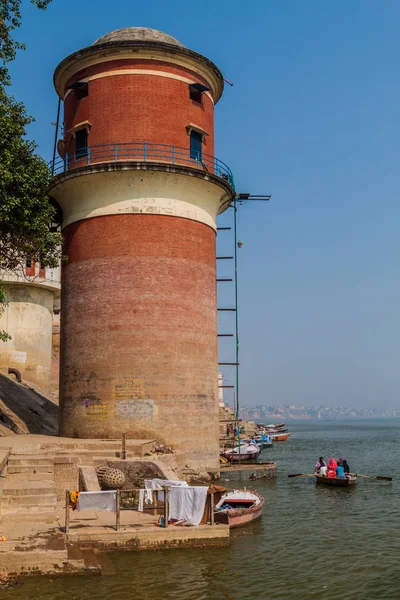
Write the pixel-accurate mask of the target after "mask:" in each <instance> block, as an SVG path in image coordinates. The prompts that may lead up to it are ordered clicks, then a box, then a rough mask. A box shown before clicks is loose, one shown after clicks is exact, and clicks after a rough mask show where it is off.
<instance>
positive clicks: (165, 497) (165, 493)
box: [164, 487, 169, 529]
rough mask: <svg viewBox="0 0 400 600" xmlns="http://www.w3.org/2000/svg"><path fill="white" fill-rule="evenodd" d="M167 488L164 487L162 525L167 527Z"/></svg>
mask: <svg viewBox="0 0 400 600" xmlns="http://www.w3.org/2000/svg"><path fill="white" fill-rule="evenodd" d="M168 494H169V488H167V487H164V527H165V529H166V528H167V527H168V515H169V499H168Z"/></svg>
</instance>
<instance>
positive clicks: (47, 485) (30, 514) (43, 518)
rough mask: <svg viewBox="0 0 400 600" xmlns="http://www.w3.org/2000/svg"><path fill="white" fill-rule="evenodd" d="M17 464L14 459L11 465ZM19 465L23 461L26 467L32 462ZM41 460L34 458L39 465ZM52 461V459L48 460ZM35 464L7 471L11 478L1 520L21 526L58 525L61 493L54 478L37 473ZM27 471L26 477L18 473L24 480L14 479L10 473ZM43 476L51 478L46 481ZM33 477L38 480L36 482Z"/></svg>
mask: <svg viewBox="0 0 400 600" xmlns="http://www.w3.org/2000/svg"><path fill="white" fill-rule="evenodd" d="M10 460H11V462H13V457H12V456H11V457H10V458H9V461H10ZM17 460H19V461H21V460H23V461H25V462H26V463H27V462H29V459H27V458H26V457H23V458H22V459H21V457H19V459H17ZM37 460H38V457H37V456H35V457H33V461H35V462H36V461H37ZM46 460H47V461H50V459H46ZM52 462H53V461H51V463H50V465H49V464H47V465H39V466H40V467H42V468H46V469H52V468H53V467H52ZM35 466H37V465H35V463H34V464H32V463H31V464H30V465H29V464H28V465H15V466H14V467H12V466H11V467H9V466H8V467H7V476H6V480H5V481H4V484H3V487H2V490H1V507H0V510H1V520H2V521H3V522H4V521H7V522H8V521H10V520H11V521H12V522H21V521H31V522H32V520H34V521H35V522H36V521H38V520H39V521H40V522H54V521H55V520H56V508H57V490H56V485H55V482H54V475H53V474H52V473H51V472H49V473H39V474H37V473H35ZM9 468H11V469H13V468H14V469H19V468H25V469H27V471H26V472H24V473H17V475H20V476H21V480H15V479H12V478H11V479H10V475H11V477H12V476H13V475H15V473H11V474H10V473H9V472H8V469H9ZM43 475H47V477H49V476H50V477H51V478H47V479H46V480H43V479H42V477H43ZM32 477H34V479H33V480H32Z"/></svg>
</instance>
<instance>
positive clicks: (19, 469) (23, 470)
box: [7, 463, 54, 477]
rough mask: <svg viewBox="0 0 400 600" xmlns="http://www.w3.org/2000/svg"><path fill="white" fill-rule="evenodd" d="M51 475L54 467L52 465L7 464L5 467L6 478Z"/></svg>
mask: <svg viewBox="0 0 400 600" xmlns="http://www.w3.org/2000/svg"><path fill="white" fill-rule="evenodd" d="M16 474H19V475H23V474H25V475H29V474H32V475H35V474H37V475H39V474H40V475H53V474H54V467H53V465H37V464H30V465H28V464H26V465H13V464H11V465H10V463H9V464H8V467H7V477H9V476H10V475H11V476H12V475H16Z"/></svg>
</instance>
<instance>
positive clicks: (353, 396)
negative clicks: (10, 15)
mask: <svg viewBox="0 0 400 600" xmlns="http://www.w3.org/2000/svg"><path fill="white" fill-rule="evenodd" d="M23 18H24V26H23V27H22V28H21V30H20V31H19V32H18V34H17V35H18V37H19V39H20V40H21V41H25V42H26V43H27V51H26V52H20V53H19V55H18V59H17V61H16V63H15V64H14V65H13V68H12V77H13V88H12V91H13V93H14V94H15V96H16V97H17V98H18V99H20V100H22V101H23V102H25V104H26V105H27V107H28V110H29V112H30V114H32V115H33V116H35V118H36V123H35V124H34V125H32V126H31V128H30V131H29V134H30V137H32V138H33V139H35V140H36V142H37V143H38V144H39V152H40V153H41V154H42V155H43V156H44V157H45V158H46V159H50V158H51V153H52V145H53V136H54V127H53V126H52V125H51V124H50V123H51V121H54V120H55V117H56V109H57V97H56V94H55V92H54V89H53V86H52V74H53V71H54V68H55V67H56V65H57V64H58V62H59V61H60V60H61V59H62V58H64V57H65V56H66V55H67V54H70V53H71V52H73V51H75V50H78V49H79V48H81V47H84V46H88V45H90V44H91V43H92V42H93V41H94V40H95V39H97V38H98V37H100V36H101V35H103V34H105V33H107V32H109V31H111V30H114V29H118V28H121V27H129V26H145V27H153V28H155V29H160V30H162V31H165V32H167V33H169V34H171V35H173V36H174V37H176V38H177V39H179V40H180V41H181V42H182V43H183V44H185V45H186V46H188V47H190V48H192V49H194V50H196V51H198V52H200V53H202V54H204V55H206V56H208V57H209V58H210V59H211V60H213V61H214V62H215V63H216V64H217V65H218V66H219V67H220V68H221V70H222V72H223V74H224V76H225V77H226V78H227V79H229V80H230V81H232V82H233V83H234V86H233V87H232V88H230V87H228V86H226V89H225V93H224V96H223V98H222V100H221V101H220V103H219V104H218V106H217V107H216V137H217V143H216V156H217V157H218V158H220V159H222V160H223V161H225V162H226V163H227V164H228V165H229V166H230V167H231V168H232V170H233V171H234V175H235V181H236V183H237V188H238V191H243V192H251V193H255V194H261V193H264V194H266V193H270V194H272V198H271V201H270V202H269V203H268V204H260V203H253V204H251V205H247V206H243V207H241V210H240V214H239V228H240V230H239V237H240V238H241V239H242V241H243V247H242V249H241V250H240V255H239V261H240V262H239V270H240V271H239V278H240V281H239V284H240V298H239V301H240V305H239V308H240V337H241V344H240V349H241V387H240V393H241V404H280V403H290V404H296V403H305V404H325V405H331V404H339V403H340V404H345V405H354V406H363V405H364V406H367V407H370V406H384V407H393V408H398V407H399V384H400V369H399V314H400V278H399V272H400V270H399V264H398V263H399V257H400V236H399V225H400V223H399V221H400V207H399V188H400V168H399V164H398V163H399V140H400V117H399V114H400V113H399V107H400V98H399V96H400V79H399V63H400V36H399V23H400V2H399V1H398V0H384V1H383V2H382V1H381V2H380V1H379V0H351V2H348V1H346V0H336V1H335V2H321V0H253V1H252V2H243V1H239V0H202V2H189V1H188V0H170V1H169V2H166V1H165V0H163V1H162V0H152V2H149V1H148V0H131V1H129V0H113V2H105V1H104V0H97V1H96V2H94V1H93V0H92V1H88V0H79V1H77V0H68V1H67V0H53V2H52V5H50V6H49V8H48V9H47V11H46V12H44V13H43V12H42V11H38V10H37V9H35V8H33V7H32V6H31V5H30V4H29V3H27V2H26V3H25V6H24V11H23ZM230 212H231V211H230ZM230 216H232V215H230ZM221 224H222V223H221ZM223 235H227V234H222V233H221V234H219V239H220V241H221V252H222V253H223V252H225V251H226V247H224V243H223V241H222V239H221V238H222V237H223ZM225 262H227V261H225ZM229 268H230V265H227V264H224V265H223V266H222V268H221V274H228V271H229ZM223 285H225V286H229V284H223ZM228 290H229V287H225V288H224V291H223V292H222V293H221V295H220V305H221V306H228V305H231V298H230V297H229V293H228ZM222 327H223V328H224V330H225V331H226V330H229V328H230V324H229V323H228V322H224V323H222ZM220 358H221V360H224V361H229V360H231V359H232V358H233V347H232V350H230V349H229V348H228V346H227V347H226V348H225V347H223V348H221V357H220ZM225 374H226V377H227V380H229V379H232V377H230V372H229V369H227V370H226V372H225ZM232 375H233V372H232ZM227 383H229V381H227Z"/></svg>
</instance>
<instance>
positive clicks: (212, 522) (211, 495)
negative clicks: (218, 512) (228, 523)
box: [210, 493, 214, 525]
mask: <svg viewBox="0 0 400 600" xmlns="http://www.w3.org/2000/svg"><path fill="white" fill-rule="evenodd" d="M210 504H211V506H210V525H214V494H213V493H211V494H210Z"/></svg>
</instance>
